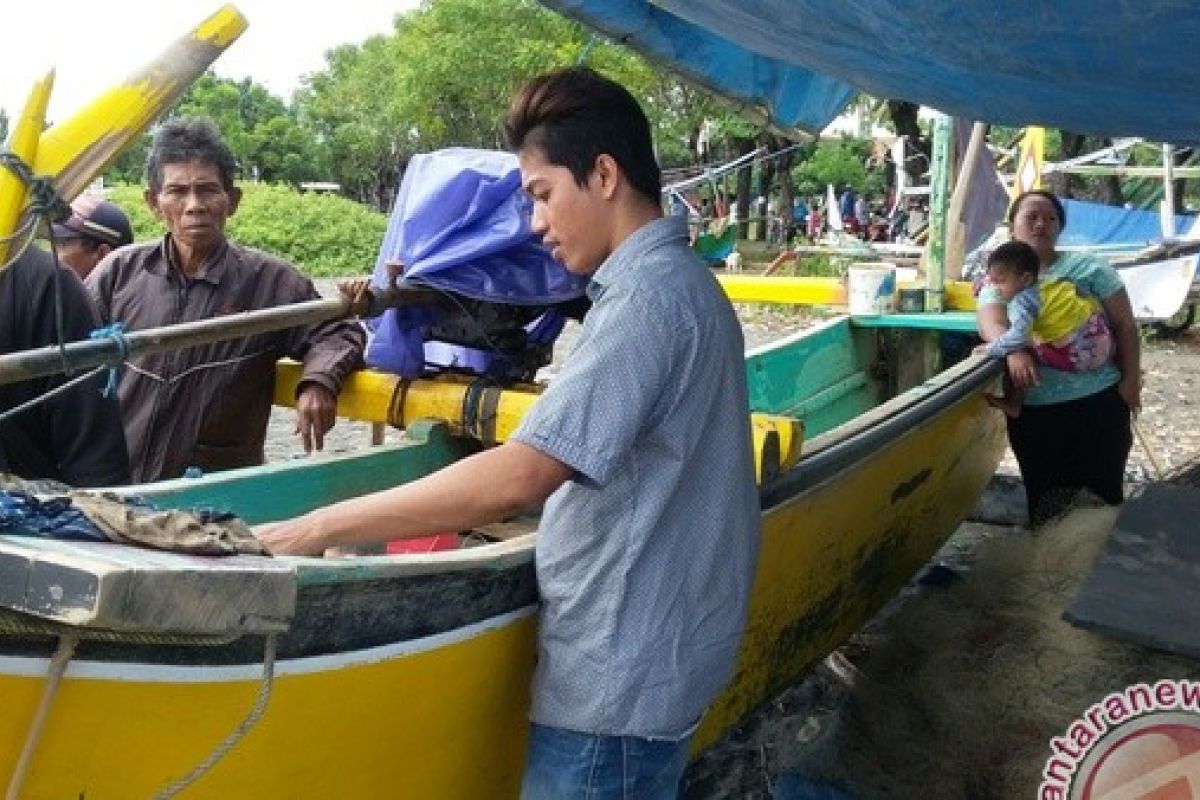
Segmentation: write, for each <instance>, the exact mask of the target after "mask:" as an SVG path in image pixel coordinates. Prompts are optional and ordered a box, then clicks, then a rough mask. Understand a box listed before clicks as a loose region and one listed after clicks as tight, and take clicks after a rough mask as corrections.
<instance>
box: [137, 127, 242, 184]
mask: <svg viewBox="0 0 1200 800" xmlns="http://www.w3.org/2000/svg"><path fill="white" fill-rule="evenodd" d="M189 161H198V162H200V163H202V164H212V165H213V166H214V167H216V168H217V175H218V176H219V177H220V179H221V186H222V187H223V188H224V189H225V190H226V191H228V190H230V189H232V188H233V177H234V175H236V174H237V159H235V158H234V157H233V151H232V150H230V149H229V146H228V145H227V144H225V142H224V140H222V139H221V133H220V131H218V130H217V126H215V125H213V124H212V123H211V122H209V121H208V120H203V119H186V118H185V119H172V120H168V121H167V122H164V123H163V124H162V125H161V126H159V128H158V130H157V131H155V133H154V140H153V142H151V144H150V153H149V155H147V156H146V182H147V183H149V184H150V190H151V191H155V192H157V191H158V190H159V189H161V188H162V173H163V167H165V166H166V165H168V164H184V163H187V162H189Z"/></svg>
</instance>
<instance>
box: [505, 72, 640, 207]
mask: <svg viewBox="0 0 1200 800" xmlns="http://www.w3.org/2000/svg"><path fill="white" fill-rule="evenodd" d="M504 134H505V137H506V138H507V139H508V144H509V147H511V148H512V149H513V150H517V151H519V150H522V149H525V148H536V149H537V150H539V151H541V153H542V154H543V155H544V156H545V158H546V160H547V161H549V162H550V163H551V164H555V165H558V166H562V167H566V168H567V169H569V170H570V171H571V175H572V176H573V177H574V178H575V182H576V183H577V184H579V185H580V186H583V185H584V184H585V183H586V182H587V179H588V176H589V175H591V174H592V170H593V169H595V166H596V159H597V158H598V157H599V156H601V155H603V154H608V155H609V156H611V157H612V159H613V160H614V161H616V162H617V164H618V165H619V166H620V167H621V170H622V171H623V172H624V174H625V177H626V179H627V180H628V181H629V183H630V185H631V186H633V188H634V189H635V190H636V191H637V192H638V193H639V194H641V195H643V196H644V197H645V198H646V199H647V200H649V201H651V202H652V203H655V204H658V203H660V202H661V200H662V173H661V172H660V171H659V168H658V162H657V161H655V159H654V146H653V144H652V140H651V136H650V123H649V121H648V120H647V119H646V114H645V113H644V112H643V111H642V109H641V107H640V106H639V105H638V103H637V101H636V100H634V98H633V95H631V94H630V93H629V92H628V90H626V89H625V87H623V86H621V85H620V84H618V83H616V82H614V81H612V80H609V79H608V78H606V77H604V76H603V75H600V74H599V73H597V72H595V71H594V70H591V69H588V68H587V67H569V68H566V69H560V70H556V71H554V72H548V73H546V74H545V75H541V76H539V77H537V78H534V79H533V80H532V81H530V82H529V83H527V84H526V85H525V86H524V87H523V88H522V89H521V91H520V92H518V94H517V96H516V97H515V98H514V99H513V102H512V105H511V106H510V107H509V110H508V115H507V116H506V117H505V120H504Z"/></svg>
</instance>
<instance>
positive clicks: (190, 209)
mask: <svg viewBox="0 0 1200 800" xmlns="http://www.w3.org/2000/svg"><path fill="white" fill-rule="evenodd" d="M240 199H241V191H240V190H239V189H237V188H231V189H226V188H225V187H224V186H223V185H222V183H221V173H220V171H219V170H218V169H217V167H216V165H214V164H209V163H206V162H203V161H184V162H181V163H178V164H165V165H163V167H162V181H161V185H160V186H159V187H158V189H157V190H154V189H147V190H146V204H147V205H148V206H149V207H150V210H151V211H153V212H154V215H155V216H156V217H158V218H159V219H160V220H162V221H163V223H164V224H165V225H166V226H167V229H168V230H169V231H170V232H171V238H172V239H174V241H175V244H176V246H177V247H178V248H179V249H180V250H181V252H182V253H183V254H184V255H185V257H186V256H187V255H188V254H191V253H196V254H199V255H205V254H208V253H210V252H212V250H213V248H215V247H216V245H217V244H218V243H219V242H220V241H221V239H222V237H223V236H224V235H225V220H227V219H229V217H230V216H231V215H232V214H233V213H234V212H235V211H236V210H237V205H238V201H239V200H240Z"/></svg>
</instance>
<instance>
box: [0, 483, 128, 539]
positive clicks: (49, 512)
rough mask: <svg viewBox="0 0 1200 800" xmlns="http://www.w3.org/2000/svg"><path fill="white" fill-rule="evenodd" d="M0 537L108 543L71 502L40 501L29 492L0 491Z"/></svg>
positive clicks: (64, 499) (57, 499) (59, 499)
mask: <svg viewBox="0 0 1200 800" xmlns="http://www.w3.org/2000/svg"><path fill="white" fill-rule="evenodd" d="M0 533H7V534H12V535H14V536H40V537H42V538H44V539H68V540H72V541H79V542H106V541H108V537H106V536H105V535H104V534H103V533H101V532H100V529H99V528H97V527H96V526H95V525H93V524H92V522H91V521H90V520H89V519H88V518H87V517H85V516H84V515H83V512H81V511H80V510H79V509H78V508H76V507H75V506H74V505H72V504H71V500H70V498H67V497H52V498H49V499H46V500H39V499H38V498H37V497H34V496H33V495H32V494H29V493H28V492H22V491H15V490H6V491H0Z"/></svg>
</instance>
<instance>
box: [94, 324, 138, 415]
mask: <svg viewBox="0 0 1200 800" xmlns="http://www.w3.org/2000/svg"><path fill="white" fill-rule="evenodd" d="M88 338H89V339H112V340H113V341H114V342H116V343H117V349H118V350H120V351H121V360H120V361H118V362H117V363H115V364H110V365H109V367H108V382H107V383H106V384H105V385H104V391H103V392H101V394H102V395H103V396H104V397H111V396H112V393H113V392H115V391H116V390H117V368H118V367H120V366H121V364H124V363H125V359H127V358H129V340H128V339H127V338H125V326H124V325H123V324H121V323H120V322H114V323H113V324H112V325H105V326H104V327H102V328H96V330H94V331H92V332H91V333H89V334H88Z"/></svg>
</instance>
